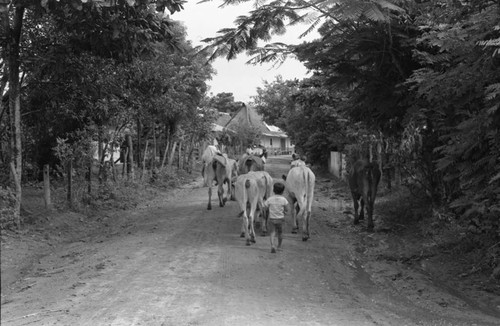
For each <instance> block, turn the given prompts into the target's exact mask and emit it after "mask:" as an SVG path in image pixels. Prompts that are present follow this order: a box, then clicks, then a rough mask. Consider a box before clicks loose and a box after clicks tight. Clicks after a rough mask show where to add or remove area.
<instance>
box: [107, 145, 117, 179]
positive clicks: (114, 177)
mask: <svg viewBox="0 0 500 326" xmlns="http://www.w3.org/2000/svg"><path fill="white" fill-rule="evenodd" d="M109 164H110V166H111V179H112V180H113V182H116V174H115V145H114V137H113V142H112V143H111V154H110V160H109Z"/></svg>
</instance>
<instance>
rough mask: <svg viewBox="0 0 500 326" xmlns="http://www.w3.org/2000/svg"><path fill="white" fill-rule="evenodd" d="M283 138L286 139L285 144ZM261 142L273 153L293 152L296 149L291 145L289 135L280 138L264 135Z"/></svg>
mask: <svg viewBox="0 0 500 326" xmlns="http://www.w3.org/2000/svg"><path fill="white" fill-rule="evenodd" d="M282 140H284V144H282ZM260 144H261V145H262V146H264V147H265V148H266V149H267V152H268V153H269V154H271V155H282V154H291V153H293V150H294V146H292V145H291V143H290V138H288V137H287V138H280V137H271V136H264V135H263V136H262V138H261V139H260ZM283 145H284V146H283Z"/></svg>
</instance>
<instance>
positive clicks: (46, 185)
mask: <svg viewBox="0 0 500 326" xmlns="http://www.w3.org/2000/svg"><path fill="white" fill-rule="evenodd" d="M43 199H44V201H45V208H47V209H51V208H52V202H51V200H50V176H49V165H48V164H45V165H44V166H43Z"/></svg>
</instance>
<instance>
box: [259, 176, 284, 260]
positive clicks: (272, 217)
mask: <svg viewBox="0 0 500 326" xmlns="http://www.w3.org/2000/svg"><path fill="white" fill-rule="evenodd" d="M284 190H285V185H284V184H283V183H280V182H278V183H275V184H274V185H273V192H274V195H273V196H271V197H269V198H268V199H267V200H266V201H265V202H264V207H265V208H266V209H268V217H269V228H270V229H271V230H270V231H271V233H270V239H271V253H273V254H274V253H276V245H275V244H276V235H277V237H278V249H281V243H282V242H283V223H284V222H285V215H286V214H287V213H288V200H287V199H286V198H285V197H284V196H283V191H284Z"/></svg>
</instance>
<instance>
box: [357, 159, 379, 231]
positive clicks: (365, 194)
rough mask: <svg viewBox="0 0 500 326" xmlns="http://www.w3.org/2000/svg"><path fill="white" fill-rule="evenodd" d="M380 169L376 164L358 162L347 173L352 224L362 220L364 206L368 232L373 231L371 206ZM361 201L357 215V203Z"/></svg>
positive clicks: (373, 202) (375, 193) (363, 161)
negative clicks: (350, 197) (351, 205)
mask: <svg viewBox="0 0 500 326" xmlns="http://www.w3.org/2000/svg"><path fill="white" fill-rule="evenodd" d="M380 175H381V173H380V169H379V167H378V164H377V163H376V162H371V163H368V162H367V161H365V160H358V161H356V162H355V163H354V165H353V166H352V168H351V171H350V173H349V187H350V188H351V194H352V199H353V202H354V224H358V223H359V220H363V219H364V206H365V205H366V210H367V215H368V224H367V228H368V230H373V205H374V204H375V197H376V196H377V187H378V183H379V181H380ZM360 199H361V210H360V212H359V215H358V207H359V205H358V201H359V200H360Z"/></svg>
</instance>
